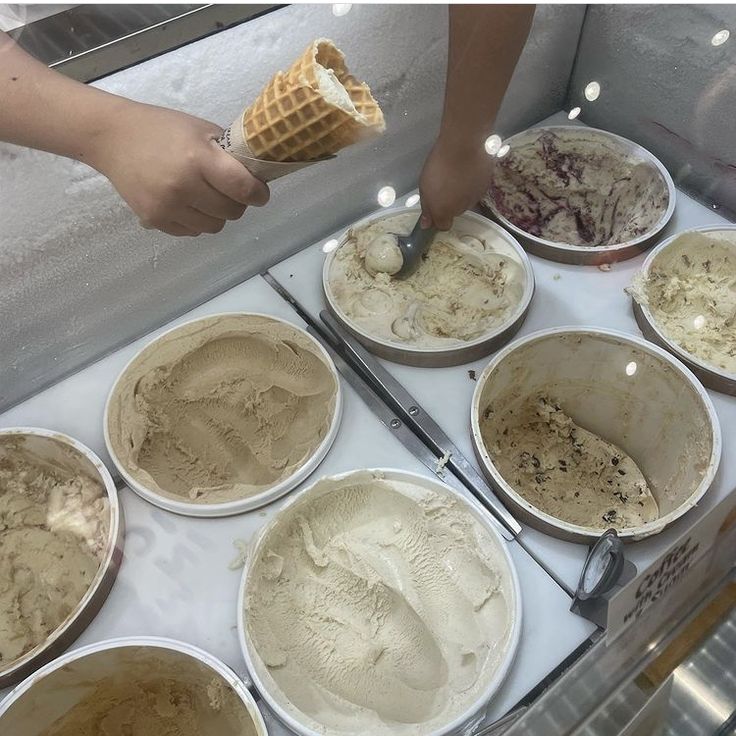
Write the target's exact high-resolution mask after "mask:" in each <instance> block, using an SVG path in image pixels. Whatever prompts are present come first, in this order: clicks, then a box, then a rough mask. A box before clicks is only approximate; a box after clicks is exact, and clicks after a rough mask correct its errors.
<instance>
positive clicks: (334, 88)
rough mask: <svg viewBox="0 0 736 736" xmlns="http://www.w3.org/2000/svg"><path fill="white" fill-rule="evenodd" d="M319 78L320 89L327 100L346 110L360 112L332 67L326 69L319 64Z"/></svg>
mask: <svg viewBox="0 0 736 736" xmlns="http://www.w3.org/2000/svg"><path fill="white" fill-rule="evenodd" d="M317 80H318V84H319V91H320V92H321V93H322V96H323V97H324V99H325V101H326V102H329V103H330V104H331V105H335V106H336V107H339V108H341V109H343V110H345V111H346V112H349V113H354V114H356V115H357V114H358V111H357V110H356V109H355V105H354V104H353V101H352V100H351V99H350V94H349V93H348V91H347V90H346V89H345V87H344V86H343V84H342V82H341V81H340V80H339V79H338V78H337V75H336V74H335V72H334V71H333V70H332V69H325V67H323V66H322V65H321V64H317Z"/></svg>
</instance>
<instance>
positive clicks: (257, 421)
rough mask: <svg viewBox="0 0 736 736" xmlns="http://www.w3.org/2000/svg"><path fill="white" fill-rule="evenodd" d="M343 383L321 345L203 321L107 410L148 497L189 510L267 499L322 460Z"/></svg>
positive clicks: (277, 327)
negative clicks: (319, 456) (176, 502)
mask: <svg viewBox="0 0 736 736" xmlns="http://www.w3.org/2000/svg"><path fill="white" fill-rule="evenodd" d="M337 390H338V385H337V380H336V378H335V376H334V373H333V371H332V369H331V366H330V365H329V364H328V363H327V361H326V359H325V357H324V355H323V354H322V353H321V351H319V348H318V345H317V344H316V343H315V342H314V341H313V340H312V339H311V338H309V337H308V336H307V335H306V334H304V333H303V332H301V331H300V330H297V329H296V328H294V327H292V326H291V325H288V324H286V323H284V322H281V321H279V320H275V319H271V318H269V317H262V316H257V315H243V314H230V315H219V316H215V317H208V318H205V319H202V320H197V321H195V322H191V323H189V324H186V325H183V326H181V327H180V328H178V329H176V330H174V331H172V332H170V333H168V334H167V335H165V336H164V337H162V338H161V339H159V340H156V341H155V342H153V343H152V344H151V345H149V346H148V347H147V348H146V349H145V350H144V351H143V352H142V353H141V354H140V355H139V356H138V357H137V358H136V359H135V360H134V361H133V362H132V363H131V364H130V365H129V366H128V367H127V368H126V369H125V371H124V373H123V375H122V376H121V378H120V379H119V381H118V383H117V384H116V386H115V388H114V390H113V395H112V396H111V399H110V403H109V406H108V415H107V430H108V437H109V442H110V445H111V447H112V449H113V450H114V453H115V454H116V455H117V460H118V462H120V463H121V464H122V465H123V466H124V467H125V469H126V471H127V472H128V473H129V474H130V475H131V476H132V477H133V478H135V479H136V480H137V481H138V482H139V483H141V484H142V485H144V486H145V487H146V488H148V489H149V490H151V491H153V492H155V493H158V494H161V495H163V496H168V497H170V498H174V499H178V500H184V501H187V502H190V503H199V504H201V503H221V502H225V501H230V500H234V499H239V498H246V497H249V496H253V495H256V494H259V493H262V492H264V491H266V490H268V489H269V488H272V487H273V486H275V485H276V484H278V483H280V482H281V481H283V480H284V479H286V478H288V477H290V476H291V475H293V474H294V473H295V472H296V471H297V470H298V469H299V468H300V467H302V466H303V465H304V463H305V462H307V461H308V460H309V459H310V458H311V457H312V456H313V455H314V453H315V452H316V451H317V449H318V448H319V446H320V445H321V444H322V442H323V440H324V439H325V436H326V435H327V434H328V431H329V429H330V427H331V425H332V422H333V419H334V417H335V413H336V410H337V409H336V397H337Z"/></svg>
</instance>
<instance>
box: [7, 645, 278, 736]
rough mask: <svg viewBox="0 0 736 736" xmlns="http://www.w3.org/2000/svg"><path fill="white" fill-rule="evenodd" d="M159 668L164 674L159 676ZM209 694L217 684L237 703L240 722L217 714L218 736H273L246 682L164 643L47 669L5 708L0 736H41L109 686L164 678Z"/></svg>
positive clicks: (93, 654)
mask: <svg viewBox="0 0 736 736" xmlns="http://www.w3.org/2000/svg"><path fill="white" fill-rule="evenodd" d="M155 668H159V670H158V672H156V669H155ZM159 674H160V675H161V676H162V677H166V678H169V679H171V680H176V681H179V682H182V683H184V684H186V685H188V686H190V687H192V688H200V689H201V690H202V691H206V688H207V686H208V685H211V684H212V683H217V684H218V686H222V688H223V690H224V691H225V692H226V693H227V694H228V695H229V692H232V693H233V694H234V697H233V698H231V699H230V700H232V701H235V702H236V703H237V707H238V708H242V710H238V711H237V715H236V719H237V720H239V721H240V722H241V723H242V724H243V727H242V728H234V727H233V725H232V720H226V718H225V717H224V716H223V715H221V714H219V713H218V710H217V709H216V708H213V711H212V712H211V714H208V715H211V718H212V728H213V730H212V731H211V733H212V734H216V736H267V731H266V725H265V723H264V721H263V717H262V716H261V713H260V711H259V710H258V708H257V706H256V704H255V701H254V699H253V696H252V695H251V694H250V693H249V692H248V689H247V688H246V686H245V685H244V684H243V682H242V681H241V680H240V678H239V677H238V676H237V675H236V674H235V673H234V672H233V671H232V670H231V669H230V668H229V667H227V666H226V665H225V664H223V663H222V662H221V661H220V660H219V659H217V658H216V657H213V656H212V655H211V654H208V653H207V652H205V651H203V650H201V649H199V648H197V647H195V646H192V645H190V644H186V643H184V642H180V641H174V640H171V639H163V638H159V637H135V638H121V639H110V640H108V641H103V642H100V643H98V644H92V645H90V646H86V647H83V648H81V649H77V650H76V651H73V652H70V653H68V654H65V655H64V656H62V657H59V658H58V659H57V660H55V661H53V662H51V663H50V664H48V665H46V666H45V667H44V668H42V669H40V670H39V671H38V672H36V673H35V674H34V675H32V676H31V677H29V678H28V679H26V680H24V681H23V682H22V683H21V684H20V685H18V686H17V687H16V688H15V689H14V690H13V691H12V692H11V693H10V694H9V695H8V696H7V697H6V698H5V700H4V701H3V702H2V703H0V733H3V734H8V735H10V734H12V735H13V736H38V734H39V733H45V732H46V729H48V728H49V727H50V726H51V725H52V724H53V723H54V722H56V721H57V720H58V719H59V718H61V717H63V716H64V715H66V714H67V713H68V712H69V711H70V710H71V709H72V708H73V707H74V706H76V705H77V704H78V703H79V702H80V701H82V700H83V699H85V698H88V697H89V696H90V695H91V694H93V693H94V692H95V688H96V687H98V686H99V685H100V684H101V683H104V682H105V681H106V680H107V681H110V680H112V678H115V677H118V678H122V679H124V680H125V679H129V680H132V679H133V678H143V680H144V681H145V678H146V677H151V678H152V679H154V678H155V677H157V676H158V675H159Z"/></svg>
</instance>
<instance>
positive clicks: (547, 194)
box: [483, 128, 669, 246]
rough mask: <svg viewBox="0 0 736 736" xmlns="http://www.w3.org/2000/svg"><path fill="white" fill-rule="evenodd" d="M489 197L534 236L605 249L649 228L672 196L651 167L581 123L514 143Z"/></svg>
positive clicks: (498, 168) (487, 201) (497, 209)
mask: <svg viewBox="0 0 736 736" xmlns="http://www.w3.org/2000/svg"><path fill="white" fill-rule="evenodd" d="M530 135H531V134H530ZM483 201H484V204H486V205H487V206H488V207H490V209H491V210H493V211H494V212H496V213H497V214H499V215H502V216H503V217H505V218H506V219H507V220H509V221H510V222H511V223H513V224H514V225H516V226H517V227H518V228H520V229H521V230H523V231H524V232H526V233H529V234H530V235H534V236H536V237H539V238H544V239H545V240H550V241H552V242H555V243H564V244H568V245H578V246H601V245H616V244H618V243H624V242H626V241H628V240H633V239H634V238H638V237H640V236H642V235H644V234H645V233H647V232H649V231H650V230H651V229H652V228H653V227H654V226H655V225H657V223H658V222H660V221H661V219H662V217H663V215H664V214H665V212H666V210H667V206H668V203H669V194H668V191H667V186H666V183H665V181H664V179H663V178H662V175H661V174H660V173H659V171H658V170H657V169H656V168H655V167H654V166H653V165H652V164H650V163H648V162H645V161H642V160H640V159H638V158H635V157H634V156H632V155H631V154H630V153H628V152H627V151H626V150H625V149H624V148H623V147H622V146H621V145H620V144H618V143H617V142H616V141H615V140H612V139H610V138H609V137H607V136H603V135H601V134H600V133H598V132H596V131H594V130H586V129H584V128H581V129H580V130H566V131H563V130H558V131H555V132H553V131H545V132H542V133H539V134H536V135H535V136H534V137H531V138H529V139H526V138H522V140H521V141H520V142H519V143H518V144H512V145H511V150H510V151H509V153H508V154H507V155H506V156H504V157H503V158H502V159H497V160H496V162H495V167H494V173H493V178H492V182H491V186H490V190H489V192H488V194H487V195H486V197H485V199H484V200H483Z"/></svg>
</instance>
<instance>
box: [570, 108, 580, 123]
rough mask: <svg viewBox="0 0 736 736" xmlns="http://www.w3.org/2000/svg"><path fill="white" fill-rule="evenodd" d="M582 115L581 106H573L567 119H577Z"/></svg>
mask: <svg viewBox="0 0 736 736" xmlns="http://www.w3.org/2000/svg"><path fill="white" fill-rule="evenodd" d="M578 115H580V108H579V107H573V109H572V110H570V112H569V113H567V119H568V120H575V118H576V117H577V116H578Z"/></svg>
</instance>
